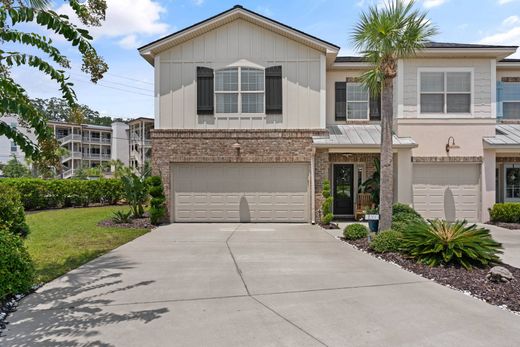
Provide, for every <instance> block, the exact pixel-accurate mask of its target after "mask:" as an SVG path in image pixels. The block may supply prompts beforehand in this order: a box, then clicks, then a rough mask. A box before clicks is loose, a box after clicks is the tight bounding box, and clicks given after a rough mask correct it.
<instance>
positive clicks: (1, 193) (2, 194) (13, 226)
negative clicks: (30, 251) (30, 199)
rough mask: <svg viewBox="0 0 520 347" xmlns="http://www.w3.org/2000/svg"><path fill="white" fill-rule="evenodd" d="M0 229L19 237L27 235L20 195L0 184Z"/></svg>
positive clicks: (27, 229) (11, 188)
mask: <svg viewBox="0 0 520 347" xmlns="http://www.w3.org/2000/svg"><path fill="white" fill-rule="evenodd" d="M0 229H3V230H9V231H10V232H11V233H13V234H15V235H18V236H21V237H26V236H27V235H28V234H29V226H28V225H27V223H25V211H24V209H23V205H22V200H21V198H20V193H18V191H17V190H16V189H14V188H13V187H10V186H6V185H5V184H0Z"/></svg>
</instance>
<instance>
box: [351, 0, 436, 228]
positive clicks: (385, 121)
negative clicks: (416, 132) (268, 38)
mask: <svg viewBox="0 0 520 347" xmlns="http://www.w3.org/2000/svg"><path fill="white" fill-rule="evenodd" d="M414 5H415V0H411V1H409V2H408V1H407V2H404V1H403V0H388V1H386V2H385V4H384V6H383V7H380V6H379V7H378V6H371V7H370V8H369V9H368V11H366V12H363V13H362V14H361V18H360V20H359V23H358V24H357V25H356V27H355V28H354V32H353V34H352V39H353V42H354V47H355V48H356V49H357V50H358V51H360V52H362V54H363V56H364V58H365V59H366V61H367V62H369V63H371V64H372V68H371V69H370V70H368V71H367V72H365V73H364V74H363V75H362V77H361V81H362V83H363V84H364V85H365V86H366V87H367V88H368V89H369V90H370V92H371V93H372V94H373V95H379V94H381V104H382V107H381V189H380V190H381V191H380V205H379V214H380V221H379V230H388V229H390V227H391V225H392V204H393V198H394V192H393V158H392V156H393V149H392V135H393V132H392V127H393V117H394V115H393V80H394V78H395V77H396V76H397V73H398V71H397V62H398V60H399V59H404V58H409V57H412V56H414V55H415V54H416V52H417V51H419V50H421V49H422V48H424V46H425V44H426V43H428V41H429V39H430V38H431V37H432V36H434V35H435V34H437V28H436V27H435V26H434V25H433V24H432V23H431V22H430V21H429V20H428V19H427V18H426V12H422V11H420V10H417V9H414Z"/></svg>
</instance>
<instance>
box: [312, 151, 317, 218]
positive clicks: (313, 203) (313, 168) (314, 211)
mask: <svg viewBox="0 0 520 347" xmlns="http://www.w3.org/2000/svg"><path fill="white" fill-rule="evenodd" d="M315 156H316V147H314V146H312V155H311V223H312V224H313V225H314V224H316V194H315V191H314V190H315V184H314V176H315V172H314V171H315V166H316V163H315V160H316V159H315Z"/></svg>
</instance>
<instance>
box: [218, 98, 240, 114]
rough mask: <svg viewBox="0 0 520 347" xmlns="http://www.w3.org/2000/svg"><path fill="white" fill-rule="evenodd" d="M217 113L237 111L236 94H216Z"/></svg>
mask: <svg viewBox="0 0 520 347" xmlns="http://www.w3.org/2000/svg"><path fill="white" fill-rule="evenodd" d="M217 113H238V94H235V93H231V94H217Z"/></svg>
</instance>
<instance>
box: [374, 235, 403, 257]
mask: <svg viewBox="0 0 520 347" xmlns="http://www.w3.org/2000/svg"><path fill="white" fill-rule="evenodd" d="M402 238H403V234H402V232H400V231H397V230H387V231H383V232H380V233H379V234H377V235H376V236H375V237H374V238H373V239H372V242H370V248H371V249H373V250H374V251H375V252H377V253H388V252H399V250H400V248H401V243H402Z"/></svg>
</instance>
